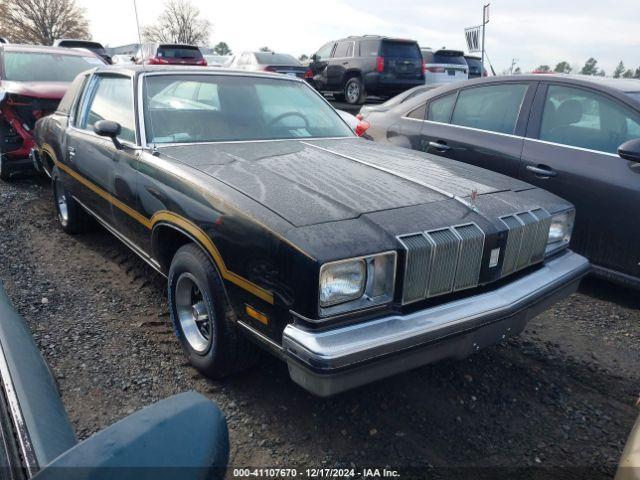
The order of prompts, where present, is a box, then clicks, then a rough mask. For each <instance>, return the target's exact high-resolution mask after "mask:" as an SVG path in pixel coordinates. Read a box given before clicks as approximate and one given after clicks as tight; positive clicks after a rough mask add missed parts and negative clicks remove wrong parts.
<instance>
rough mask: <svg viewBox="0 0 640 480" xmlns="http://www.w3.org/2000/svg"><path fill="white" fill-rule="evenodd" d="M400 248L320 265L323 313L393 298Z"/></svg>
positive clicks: (380, 302)
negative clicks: (396, 250)
mask: <svg viewBox="0 0 640 480" xmlns="http://www.w3.org/2000/svg"><path fill="white" fill-rule="evenodd" d="M396 257H397V255H396V252H387V253H382V254H379V255H370V256H367V257H359V258H353V259H349V260H341V261H338V262H331V263H326V264H324V265H323V266H322V268H321V269H320V309H321V314H322V315H323V316H327V315H335V314H338V313H342V312H345V311H348V310H357V309H360V308H366V307H371V306H375V305H380V304H383V303H387V302H390V301H391V300H393V293H394V286H395V272H396Z"/></svg>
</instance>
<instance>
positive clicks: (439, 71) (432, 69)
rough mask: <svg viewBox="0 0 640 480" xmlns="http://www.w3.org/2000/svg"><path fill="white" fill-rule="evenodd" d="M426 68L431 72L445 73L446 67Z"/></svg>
mask: <svg viewBox="0 0 640 480" xmlns="http://www.w3.org/2000/svg"><path fill="white" fill-rule="evenodd" d="M426 70H427V71H428V72H431V73H444V67H426Z"/></svg>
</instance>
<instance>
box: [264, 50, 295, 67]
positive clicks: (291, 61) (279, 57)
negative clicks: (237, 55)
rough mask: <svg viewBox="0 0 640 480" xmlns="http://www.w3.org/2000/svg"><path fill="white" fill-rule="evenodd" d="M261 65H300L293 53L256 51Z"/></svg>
mask: <svg viewBox="0 0 640 480" xmlns="http://www.w3.org/2000/svg"><path fill="white" fill-rule="evenodd" d="M255 55H256V58H257V59H258V63H259V64H260V65H296V66H297V65H300V62H299V61H298V60H296V59H295V58H293V57H292V56H291V55H286V54H283V53H256V54H255Z"/></svg>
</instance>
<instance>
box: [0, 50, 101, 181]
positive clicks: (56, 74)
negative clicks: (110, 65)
mask: <svg viewBox="0 0 640 480" xmlns="http://www.w3.org/2000/svg"><path fill="white" fill-rule="evenodd" d="M101 65H104V61H103V60H102V59H100V58H99V57H97V56H95V55H93V54H91V53H82V52H77V51H75V50H68V49H63V48H54V47H41V46H33V45H15V44H0V141H1V143H0V179H2V180H8V179H9V178H10V176H11V175H12V174H13V173H14V172H17V171H20V170H25V169H32V168H33V166H32V164H31V161H30V160H29V152H30V151H31V149H32V148H33V147H34V145H35V143H34V140H33V128H34V127H35V123H36V120H38V119H39V118H42V117H44V116H46V115H48V114H50V113H52V112H53V111H54V110H55V109H56V108H57V106H58V103H59V102H60V99H61V98H62V96H63V95H64V93H65V92H66V90H67V88H68V87H69V83H70V82H71V81H72V80H73V79H74V78H75V77H76V75H78V73H80V72H82V71H83V70H88V69H90V68H93V67H96V66H101Z"/></svg>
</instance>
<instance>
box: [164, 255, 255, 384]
mask: <svg viewBox="0 0 640 480" xmlns="http://www.w3.org/2000/svg"><path fill="white" fill-rule="evenodd" d="M183 282H191V283H192V284H193V285H192V287H193V288H195V291H196V292H197V298H195V299H194V296H193V291H192V295H191V301H192V302H197V304H199V305H202V306H204V307H206V313H207V317H208V320H206V322H208V325H207V326H206V328H202V329H201V325H199V324H198V322H197V321H195V315H194V316H193V318H192V319H189V318H186V319H185V315H187V313H188V310H189V309H188V306H186V307H185V305H184V302H183V301H182V300H184V288H185V287H184V285H183ZM178 289H179V290H178ZM168 296H169V312H170V315H171V322H172V323H173V328H174V330H175V333H176V335H177V337H178V340H179V341H180V344H181V345H182V349H183V350H184V352H185V354H186V355H187V358H188V359H189V362H190V363H191V365H193V366H194V367H195V368H196V369H198V370H199V371H200V372H201V373H202V374H204V375H205V376H207V377H209V378H212V379H220V378H224V377H227V376H229V375H232V374H234V373H237V372H239V371H241V370H244V369H246V368H248V367H250V366H252V365H253V364H254V363H255V362H256V360H257V358H258V355H259V350H258V348H257V347H256V346H255V345H254V344H253V343H251V341H249V339H248V338H247V337H246V336H245V335H244V333H243V332H242V331H240V329H239V327H238V326H237V324H236V322H235V314H234V311H233V309H232V308H231V306H230V305H229V302H228V301H227V298H226V295H225V292H224V286H223V284H222V279H221V278H220V275H219V274H218V271H217V270H216V268H215V266H214V265H213V263H212V262H211V259H210V258H209V256H208V255H207V254H206V253H205V252H204V251H203V250H202V249H201V248H200V247H199V246H198V245H195V244H193V243H190V244H187V245H184V246H183V247H181V248H180V249H179V250H178V251H177V252H176V254H175V256H174V257H173V260H172V262H171V267H170V269H169V281H168ZM179 310H180V312H181V313H179ZM195 311H196V305H195V304H194V305H193V307H192V312H195ZM181 315H182V316H181ZM187 317H188V315H187ZM192 320H193V322H194V323H193V325H196V324H198V325H197V327H196V328H197V329H198V330H196V331H195V333H196V336H197V333H198V332H200V337H201V338H198V340H199V341H202V339H204V341H202V344H199V345H198V347H199V348H195V347H194V341H193V335H194V328H192V327H191V328H190V327H189V325H190V322H191V321H192ZM185 325H186V326H185ZM185 328H187V329H188V330H189V332H188V333H185ZM203 331H204V332H205V333H206V332H209V338H205V337H206V335H203V334H202V332H203ZM187 335H189V337H187ZM190 339H191V340H190ZM196 343H197V342H196Z"/></svg>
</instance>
